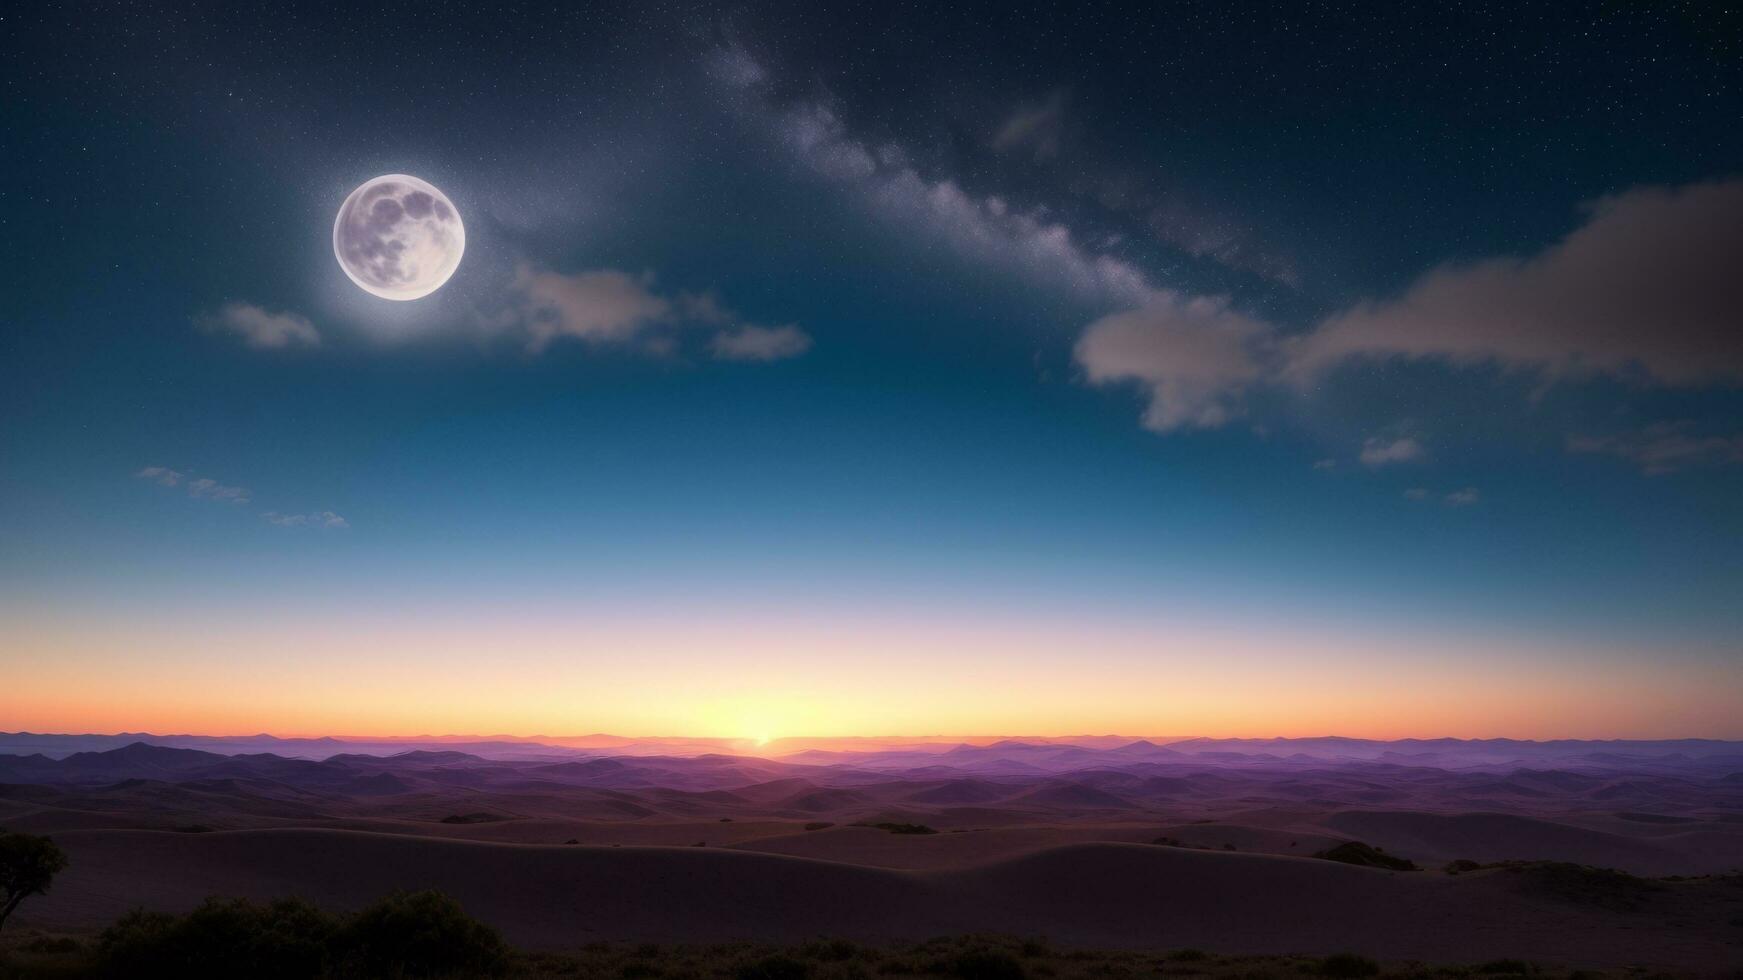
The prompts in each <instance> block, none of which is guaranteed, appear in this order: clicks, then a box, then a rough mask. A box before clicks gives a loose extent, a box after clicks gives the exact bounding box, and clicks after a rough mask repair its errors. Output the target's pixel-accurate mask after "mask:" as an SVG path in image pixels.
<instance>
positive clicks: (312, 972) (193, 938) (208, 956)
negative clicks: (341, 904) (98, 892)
mask: <svg viewBox="0 0 1743 980" xmlns="http://www.w3.org/2000/svg"><path fill="white" fill-rule="evenodd" d="M338 930H339V920H338V919H337V918H336V917H335V916H333V915H330V914H329V913H327V912H323V911H322V910H320V909H318V908H316V907H315V906H313V905H310V904H308V903H307V902H304V901H302V900H300V899H294V898H293V899H282V900H280V901H276V902H273V903H271V904H269V905H255V904H254V903H252V902H249V901H247V900H245V899H230V900H224V899H217V898H209V899H207V900H206V901H205V903H204V904H202V905H200V907H199V908H196V909H194V910H193V911H192V912H189V913H188V914H187V915H184V916H175V915H169V914H167V913H163V912H147V911H144V910H142V909H135V910H133V911H132V912H129V913H127V914H126V915H124V916H122V917H121V918H120V919H119V920H117V921H116V923H115V924H114V925H112V926H110V927H109V928H108V929H105V930H104V931H103V934H102V937H101V938H100V939H99V940H98V951H99V955H100V956H101V958H102V960H103V964H104V966H105V967H106V968H107V969H108V972H110V973H112V974H114V975H117V976H154V975H161V972H162V971H163V970H164V969H165V968H167V967H170V966H172V965H173V967H174V969H175V971H176V975H178V976H182V977H188V978H194V980H198V978H205V977H211V978H220V977H238V976H248V977H260V978H265V980H296V978H302V977H314V976H320V975H322V974H323V973H326V972H328V970H329V968H330V966H331V962H332V958H331V952H330V947H331V945H332V942H333V937H334V936H335V935H336V934H337V932H338Z"/></svg>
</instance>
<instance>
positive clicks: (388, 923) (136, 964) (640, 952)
mask: <svg viewBox="0 0 1743 980" xmlns="http://www.w3.org/2000/svg"><path fill="white" fill-rule="evenodd" d="M1618 975H1620V974H1618ZM1636 975H1637V974H1636ZM171 976H173V977H177V978H185V980H208V978H210V980H219V978H226V980H227V978H235V977H248V978H256V980H344V978H380V977H396V978H463V977H503V978H556V977H576V978H589V980H591V978H598V980H870V978H873V977H887V978H903V977H914V978H922V977H924V978H940V980H1108V978H1121V977H1142V976H1193V977H1210V978H1220V977H1229V978H1233V977H1242V978H1252V977H1274V976H1294V977H1380V976H1397V977H1412V978H1422V980H1429V978H1437V977H1448V978H1452V977H1472V976H1484V977H1490V976H1492V977H1507V976H1515V977H1517V976H1531V977H1570V978H1572V977H1579V978H1586V980H1596V978H1600V977H1603V976H1605V974H1602V973H1598V972H1595V971H1590V970H1566V969H1563V970H1545V969H1543V968H1541V967H1539V966H1538V965H1537V964H1533V963H1530V962H1527V961H1523V960H1517V959H1500V960H1491V961H1488V962H1484V963H1477V964H1463V965H1444V966H1433V965H1425V964H1422V963H1417V962H1409V963H1386V962H1381V961H1377V960H1375V959H1372V958H1369V957H1367V956H1362V955H1359V954H1356V953H1347V952H1346V953H1333V954H1330V955H1326V956H1227V955H1217V954H1213V953H1208V952H1205V951H1203V950H1200V949H1196V948H1191V947H1187V948H1181V949H1172V950H1155V951H1136V950H1105V949H1102V950H1089V949H1079V948H1070V947H1061V946H1055V945H1053V944H1051V943H1049V942H1047V941H1046V940H1044V939H1019V938H1012V937H1002V936H958V937H943V938H933V939H929V940H925V941H922V942H918V943H883V944H868V943H860V942H853V941H850V940H845V939H820V940H812V941H809V942H803V943H793V944H786V945H769V944H760V943H742V942H741V943H721V944H699V945H659V944H652V943H639V944H633V945H632V944H624V943H593V944H590V945H587V946H584V947H581V948H579V949H575V950H570V951H564V952H542V953H529V952H525V951H520V950H516V949H514V948H512V947H511V946H509V945H508V944H507V943H506V942H505V941H504V940H503V939H502V937H501V935H500V934H499V933H498V932H497V931H496V930H495V929H492V928H490V927H489V926H487V925H485V924H483V923H481V922H479V921H477V920H476V919H474V918H472V917H471V916H469V915H468V914H467V913H466V912H465V910H464V909H463V908H462V907H461V906H460V904H459V903H458V902H456V901H454V900H453V899H452V898H450V897H448V896H446V895H444V894H442V893H441V892H436V891H423V892H414V893H396V894H393V895H389V896H387V897H385V898H382V899H380V900H378V901H376V902H374V903H372V904H370V905H368V906H367V907H365V908H363V909H362V910H361V911H359V912H356V913H354V914H336V913H334V912H331V911H328V910H326V909H323V908H321V907H319V906H317V905H314V904H311V903H309V902H306V901H303V900H301V899H279V900H276V901H272V902H268V903H259V904H257V903H253V902H249V901H247V900H244V899H219V898H209V899H207V900H206V901H205V902H203V903H202V904H201V905H199V906H198V907H197V908H195V909H193V910H192V911H191V912H188V913H186V914H183V915H170V914H167V913H158V912H145V911H140V910H135V911H133V912H129V913H127V914H126V915H124V916H122V917H121V918H120V919H119V920H118V921H116V922H115V923H114V924H112V925H110V926H109V927H108V928H106V929H104V930H103V931H102V932H101V933H100V934H98V935H97V936H95V937H93V938H85V939H81V938H77V937H73V936H56V935H48V934H43V933H40V932H38V933H34V934H31V935H28V936H25V937H22V938H20V937H13V938H12V941H11V942H10V944H9V945H5V946H0V977H4V978H8V980H10V978H17V980H26V978H35V977H65V978H81V977H88V978H137V977H171Z"/></svg>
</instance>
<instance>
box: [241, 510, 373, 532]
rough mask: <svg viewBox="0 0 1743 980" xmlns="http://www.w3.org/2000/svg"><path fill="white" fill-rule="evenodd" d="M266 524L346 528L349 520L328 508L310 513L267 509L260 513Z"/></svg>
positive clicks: (348, 525)
mask: <svg viewBox="0 0 1743 980" xmlns="http://www.w3.org/2000/svg"><path fill="white" fill-rule="evenodd" d="M260 516H261V518H262V519H263V520H265V521H266V522H267V523H268V524H276V525H278V526H279V527H316V528H334V529H339V528H348V527H350V526H351V524H350V522H349V521H347V520H345V518H343V517H340V516H339V515H338V514H335V513H333V512H332V511H330V510H322V511H316V512H314V513H312V514H280V513H279V512H277V511H273V510H269V511H267V512H266V513H264V514H262V515H260Z"/></svg>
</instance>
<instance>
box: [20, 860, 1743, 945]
mask: <svg viewBox="0 0 1743 980" xmlns="http://www.w3.org/2000/svg"><path fill="white" fill-rule="evenodd" d="M873 833H881V832H876V831H874V832H873ZM55 842H56V843H57V844H58V845H59V846H61V847H62V848H64V849H65V850H66V852H67V854H68V856H69V858H70V863H69V865H68V868H67V870H66V872H64V873H63V874H62V875H61V877H60V878H58V879H57V880H56V881H55V883H54V887H53V889H52V891H50V892H49V893H48V894H46V895H43V896H40V897H38V898H36V899H33V900H32V901H31V902H29V903H27V904H26V905H24V906H23V907H22V908H21V909H20V911H19V913H18V915H17V916H16V917H15V918H16V919H17V920H18V922H17V924H18V926H19V927H21V928H23V929H36V930H40V931H44V932H50V933H71V934H81V935H92V934H95V933H96V932H98V931H99V930H101V929H102V928H104V927H105V926H107V925H109V924H110V923H112V922H113V921H115V920H116V919H117V918H119V917H120V916H122V915H124V914H126V913H127V912H128V911H129V910H130V909H132V908H134V907H136V906H140V905H144V906H145V907H146V908H147V909H150V910H155V911H162V912H168V913H175V914H180V913H185V912H186V911H187V910H189V909H192V908H194V907H196V906H198V905H199V903H200V902H201V901H202V900H203V899H204V898H205V897H206V896H209V895H234V896H239V897H244V898H248V899H251V900H253V901H255V902H265V901H270V900H272V899H275V898H278V897H281V896H285V895H298V896H302V897H304V898H307V899H309V900H310V901H313V902H315V903H316V904H318V905H320V906H321V907H323V908H332V909H359V908H363V907H364V906H366V905H368V904H369V903H371V902H374V901H376V900H377V899H379V898H380V897H381V896H382V895H384V894H390V893H393V892H395V891H398V890H402V889H405V890H428V889H434V890H439V891H441V892H443V893H445V894H448V895H452V896H454V897H455V898H456V899H457V900H459V901H461V902H462V903H463V904H464V905H465V907H466V909H467V910H468V911H469V912H470V913H471V914H473V915H476V916H477V917H478V918H479V919H480V920H481V921H483V922H486V923H489V924H490V925H491V926H492V927H494V928H497V929H499V930H500V931H501V932H502V934H503V936H504V937H505V939H506V940H507V941H508V942H509V943H511V944H513V945H515V946H517V947H520V948H523V949H529V950H545V951H564V950H572V949H574V948H576V947H579V946H582V945H585V944H587V943H590V942H598V941H612V942H653V943H662V944H666V943H722V942H738V941H749V942H757V943H768V944H791V943H802V942H806V941H809V940H812V939H815V938H817V937H832V938H842V939H849V940H853V941H856V942H861V943H872V944H884V943H911V942H916V941H920V940H924V939H926V938H928V937H932V936H941V935H963V934H999V935H1019V936H1046V937H1048V938H1049V939H1050V940H1051V941H1053V942H1056V943H1059V944H1061V945H1069V946H1073V947H1096V948H1103V949H1145V950H1169V949H1178V948H1182V947H1196V948H1201V949H1210V950H1217V951H1221V952H1228V953H1242V954H1252V955H1315V956H1326V955H1330V954H1333V953H1336V952H1338V951H1341V950H1358V951H1360V952H1361V953H1362V954H1363V955H1367V956H1372V957H1374V958H1376V959H1379V960H1382V961H1387V962H1393V961H1399V962H1401V961H1411V960H1414V961H1421V962H1426V963H1447V962H1461V961H1470V960H1497V959H1522V960H1533V961H1537V962H1540V963H1544V964H1550V965H1555V966H1557V967H1567V968H1571V967H1575V966H1582V967H1597V968H1605V969H1619V968H1623V967H1628V966H1634V965H1641V966H1644V967H1648V968H1650V969H1653V970H1681V971H1707V972H1714V971H1719V970H1723V969H1726V968H1729V967H1731V966H1734V965H1735V964H1736V963H1737V962H1738V954H1739V951H1740V950H1743V947H1740V946H1739V945H1738V940H1739V939H1743V936H1739V934H1738V929H1737V926H1736V922H1738V921H1743V879H1739V878H1737V877H1736V876H1730V877H1710V878H1700V879H1694V880H1685V881H1665V880H1660V881H1657V882H1653V883H1652V884H1651V886H1650V887H1639V888H1636V887H1634V886H1633V884H1632V882H1634V881H1636V880H1638V879H1633V878H1632V877H1631V876H1620V877H1615V876H1613V873H1595V872H1594V873H1592V874H1585V873H1575V872H1570V871H1568V870H1567V869H1566V868H1565V867H1563V866H1548V867H1543V866H1516V865H1509V866H1501V867H1477V868H1474V869H1470V870H1461V871H1460V873H1458V874H1456V875H1454V874H1449V873H1446V872H1445V871H1442V870H1438V869H1435V870H1421V871H1390V870H1385V869H1380V868H1368V867H1355V866H1351V865H1348V864H1343V863H1340V862H1337V861H1329V860H1318V859H1314V858H1311V857H1299V858H1291V857H1280V856H1274V855H1263V854H1245V853H1230V852H1225V851H1220V850H1216V851H1210V850H1196V849H1184V848H1176V847H1157V846H1153V845H1150V844H1107V843H1096V844H1076V845H1067V846H1061V847H1052V848H1047V849H1045V850H1041V851H1037V852H1034V853H1030V854H1027V855H1024V856H1021V857H1017V858H1012V859H1007V860H1001V861H996V862H991V863H987V864H981V865H975V866H972V867H966V868H960V869H949V870H937V871H904V870H895V869H888V868H872V867H863V866H857V865H852V864H845V863H841V862H835V861H820V860H813V859H808V858H796V857H788V856H784V855H775V854H767V853H759V852H752V851H741V850H731V849H725V848H714V847H701V848H698V847H609V846H605V847H600V846H587V845H580V846H577V845H563V844H555V845H525V844H492V843H480V842H476V841H460V840H448V839H438V838H428V837H414V836H408V835H393V834H374V833H360V832H355V831H338V830H262V831H220V832H216V833H207V834H178V833H173V832H164V831H69V832H66V833H63V834H57V835H56V837H55ZM1618 882H1620V884H1618ZM10 928H11V927H10V926H9V929H10Z"/></svg>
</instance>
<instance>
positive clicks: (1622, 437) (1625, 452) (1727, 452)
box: [1567, 422, 1743, 476]
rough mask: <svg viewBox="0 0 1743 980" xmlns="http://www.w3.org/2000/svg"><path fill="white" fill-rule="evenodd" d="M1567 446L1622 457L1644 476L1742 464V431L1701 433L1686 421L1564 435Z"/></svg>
mask: <svg viewBox="0 0 1743 980" xmlns="http://www.w3.org/2000/svg"><path fill="white" fill-rule="evenodd" d="M1567 449H1568V452H1570V453H1599V454H1603V455H1607V456H1615V457H1617V458H1619V459H1625V460H1627V461H1629V462H1630V463H1633V464H1634V465H1636V466H1638V467H1640V470H1641V472H1643V473H1645V474H1646V475H1647V476H1663V475H1665V474H1667V473H1675V472H1677V471H1678V470H1683V469H1691V468H1695V467H1701V466H1734V465H1738V464H1743V435H1701V434H1699V433H1697V432H1695V431H1693V426H1692V424H1690V423H1688V422H1668V423H1659V424H1657V425H1649V426H1646V427H1644V428H1641V429H1636V430H1633V431H1631V432H1623V433H1619V434H1615V435H1607V436H1574V437H1572V438H1570V439H1568V442H1567Z"/></svg>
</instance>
